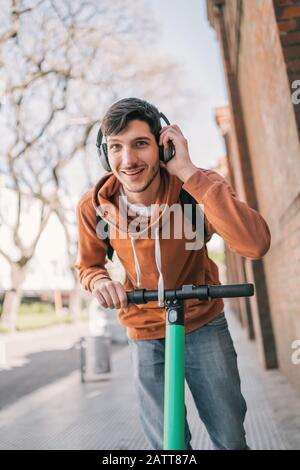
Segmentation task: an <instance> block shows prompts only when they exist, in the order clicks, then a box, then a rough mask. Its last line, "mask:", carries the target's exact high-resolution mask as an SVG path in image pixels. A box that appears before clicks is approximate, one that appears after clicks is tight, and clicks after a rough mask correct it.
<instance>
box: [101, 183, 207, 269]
mask: <svg viewBox="0 0 300 470" xmlns="http://www.w3.org/2000/svg"><path fill="white" fill-rule="evenodd" d="M179 200H180V203H181V205H182V207H183V206H184V204H191V205H192V217H191V219H192V220H191V222H192V226H193V227H196V217H197V212H198V214H199V216H200V217H201V218H203V212H202V211H201V209H200V207H199V206H198V205H197V201H196V200H195V199H194V198H193V196H191V195H190V194H189V193H188V192H187V191H185V189H183V188H181V191H180V194H179ZM187 215H189V212H188V213H187ZM101 220H102V218H101V216H100V215H99V214H97V213H96V227H97V225H98V223H99V222H101ZM204 220H205V219H204ZM102 231H103V232H104V233H105V234H107V236H106V237H105V238H103V241H104V242H105V243H106V244H107V257H108V259H109V260H112V257H113V254H114V249H113V247H112V246H111V244H110V242H109V235H108V233H109V227H108V223H106V224H105V225H104V227H102ZM208 240H209V237H208V233H207V228H206V224H205V223H204V243H206V242H207V241H208Z"/></svg>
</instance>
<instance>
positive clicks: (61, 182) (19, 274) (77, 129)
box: [0, 0, 190, 329]
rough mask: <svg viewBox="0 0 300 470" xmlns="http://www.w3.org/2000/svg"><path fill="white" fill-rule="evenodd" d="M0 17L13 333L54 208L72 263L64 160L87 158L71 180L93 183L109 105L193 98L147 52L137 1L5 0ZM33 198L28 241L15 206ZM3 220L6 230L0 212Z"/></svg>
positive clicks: (180, 104) (152, 32)
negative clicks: (34, 216) (34, 219)
mask: <svg viewBox="0 0 300 470" xmlns="http://www.w3.org/2000/svg"><path fill="white" fill-rule="evenodd" d="M3 14H4V15H5V20H6V21H4V22H3V23H1V24H3V26H2V27H0V48H1V50H0V64H1V65H2V71H1V72H0V79H2V80H5V83H6V94H5V101H4V103H3V104H2V107H1V116H0V129H1V135H2V136H4V138H2V142H1V154H0V155H1V161H0V173H2V174H3V175H4V176H5V187H6V188H8V189H9V190H10V191H11V192H13V194H14V195H15V201H16V202H15V205H14V207H13V209H12V210H13V212H14V221H13V222H12V223H11V225H10V230H11V241H13V244H14V252H15V255H14V256H11V254H10V252H9V251H8V250H7V249H6V248H5V246H1V250H0V254H1V255H2V256H3V257H4V258H5V259H6V260H7V261H8V263H9V265H10V268H11V290H10V291H9V292H7V293H6V296H5V301H4V306H3V313H2V317H1V320H2V322H4V323H6V324H7V325H9V327H10V328H12V329H13V328H15V324H16V317H17V311H18V307H19V303H20V299H21V292H22V283H23V281H24V279H25V276H26V271H27V265H28V263H29V261H30V260H31V259H32V257H33V256H34V253H35V248H36V246H37V243H38V241H39V239H40V236H41V234H42V232H43V230H44V229H45V227H46V225H47V221H48V219H49V217H50V214H51V212H55V213H56V214H57V216H58V219H59V221H60V222H61V224H62V226H63V228H64V233H65V236H66V240H67V244H68V247H69V248H68V249H69V253H68V255H69V261H70V267H71V269H72V268H73V264H74V256H75V252H76V239H74V236H73V233H74V217H69V216H68V215H67V214H68V212H70V210H71V212H72V208H73V205H72V202H71V197H70V196H69V195H68V193H69V191H68V190H67V188H68V187H70V185H73V186H74V181H72V176H71V175H72V165H71V163H72V162H73V161H74V160H76V159H78V158H81V159H82V161H83V162H84V163H83V169H84V171H83V174H84V175H85V179H84V181H83V182H81V181H80V182H76V183H75V184H76V185H78V188H77V193H80V192H81V191H82V187H83V186H84V187H86V186H88V185H89V184H91V183H92V179H93V178H92V176H91V175H92V173H93V171H90V172H89V171H88V170H89V168H91V166H92V165H93V163H92V160H93V158H94V155H95V151H94V140H95V133H96V128H97V127H98V125H99V122H100V121H101V118H102V115H103V112H104V110H105V109H106V108H107V106H108V105H110V104H111V103H112V102H113V101H115V100H117V99H119V98H121V97H124V96H130V95H131V96H141V97H144V98H146V99H153V100H157V101H159V102H160V103H162V104H163V103H165V102H166V101H168V100H172V106H173V107H174V109H175V110H176V108H177V109H178V110H179V109H180V110H182V109H183V108H184V106H186V103H187V100H188V99H189V98H190V96H189V95H188V94H187V93H186V92H184V89H183V85H182V80H181V79H180V77H181V74H180V68H179V67H178V65H176V64H174V63H173V62H171V61H170V60H168V59H166V58H163V57H157V56H156V55H154V54H153V53H152V52H151V47H149V44H150V45H151V43H154V41H155V38H156V37H157V26H156V25H155V23H153V20H152V19H151V15H149V12H148V10H147V8H145V7H144V2H143V1H142V0H140V2H136V1H134V0H114V2H111V1H109V0H101V1H96V0H90V1H83V0H77V1H76V0H73V1H71V0H67V1H65V2H59V1H58V0H51V1H49V0H48V1H47V0H40V1H36V2H33V1H29V0H28V1H25V0H24V1H21V0H12V2H11V3H10V5H9V8H7V11H6V12H5V11H4V12H3ZM162 84H163V86H162ZM33 200H34V201H38V204H39V210H40V216H39V225H38V227H37V228H36V232H35V233H33V234H32V240H31V241H30V242H29V243H27V244H25V243H24V241H23V239H22V223H21V221H22V211H24V210H25V208H26V207H27V205H28V201H33ZM67 208H68V209H67ZM70 208H71V209H70ZM73 215H74V214H73ZM0 217H1V224H2V226H5V227H8V226H9V224H8V221H7V220H6V218H5V214H0ZM73 274H74V286H75V290H74V293H75V295H74V298H76V296H77V298H78V281H77V278H76V277H75V273H74V270H73ZM75 291H76V292H75ZM77 303H78V302H77ZM77 308H78V307H77Z"/></svg>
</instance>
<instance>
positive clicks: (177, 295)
mask: <svg viewBox="0 0 300 470" xmlns="http://www.w3.org/2000/svg"><path fill="white" fill-rule="evenodd" d="M253 294H254V286H253V284H233V285H199V286H194V285H185V286H182V288H181V289H167V290H165V291H164V305H165V310H166V342H165V385H164V441H163V447H164V450H185V442H184V435H185V409H184V405H185V396H184V380H185V370H184V347H185V330H184V300H186V299H199V300H209V299H213V298H224V297H250V296H252V295H253ZM127 299H128V303H134V304H145V303H147V302H150V301H156V300H158V291H157V290H146V289H137V290H134V291H132V292H127Z"/></svg>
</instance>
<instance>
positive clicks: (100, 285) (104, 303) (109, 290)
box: [92, 278, 128, 308]
mask: <svg viewBox="0 0 300 470" xmlns="http://www.w3.org/2000/svg"><path fill="white" fill-rule="evenodd" d="M92 294H93V295H94V296H95V297H96V299H97V300H98V302H99V304H100V305H101V307H104V308H124V307H127V303H128V302H127V295H126V291H125V289H124V287H123V286H122V284H121V283H120V282H118V281H112V280H111V279H107V278H105V279H99V280H98V281H96V282H95V284H94V287H93V290H92Z"/></svg>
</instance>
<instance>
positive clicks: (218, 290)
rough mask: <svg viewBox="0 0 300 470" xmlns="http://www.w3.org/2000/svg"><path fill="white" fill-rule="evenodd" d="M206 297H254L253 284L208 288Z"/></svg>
mask: <svg viewBox="0 0 300 470" xmlns="http://www.w3.org/2000/svg"><path fill="white" fill-rule="evenodd" d="M208 292H209V293H208V295H209V297H210V298H212V299H215V298H221V297H251V296H252V295H254V286H253V284H232V285H229V286H222V285H221V286H209V289H208Z"/></svg>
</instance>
